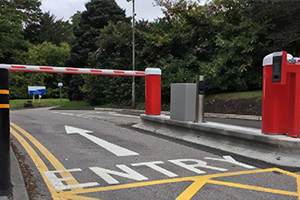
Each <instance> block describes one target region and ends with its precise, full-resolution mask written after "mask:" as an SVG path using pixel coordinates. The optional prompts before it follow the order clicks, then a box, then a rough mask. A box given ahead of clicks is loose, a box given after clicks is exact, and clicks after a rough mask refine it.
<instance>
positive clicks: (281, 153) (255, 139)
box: [0, 108, 300, 200]
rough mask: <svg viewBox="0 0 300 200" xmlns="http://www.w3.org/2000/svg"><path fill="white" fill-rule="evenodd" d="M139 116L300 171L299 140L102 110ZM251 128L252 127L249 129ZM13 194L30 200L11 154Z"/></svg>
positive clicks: (146, 126)
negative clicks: (299, 168)
mask: <svg viewBox="0 0 300 200" xmlns="http://www.w3.org/2000/svg"><path fill="white" fill-rule="evenodd" d="M95 110H102V111H115V112H119V113H126V114H128V113H130V114H136V115H140V118H141V121H140V123H138V124H135V125H133V127H135V128H138V129H142V130H147V131H151V132H153V133H155V134H161V135H165V136H168V137H172V138H176V139H180V140H184V141H187V142H191V143H194V144H199V145H202V146H207V147H210V148H214V149H219V150H222V151H226V152H230V153H233V154H237V155H241V156H244V157H248V158H251V159H255V160H259V161H263V162H267V163H271V164H275V165H277V166H283V167H293V168H294V167H297V168H298V167H300V159H298V158H299V154H300V139H299V138H291V137H286V136H283V135H266V134H262V133H261V129H259V128H253V127H245V126H238V125H232V124H228V123H227V124H224V123H217V122H210V121H205V122H204V123H194V122H192V121H178V120H172V119H170V116H169V115H170V112H162V114H161V115H145V114H142V113H144V111H141V110H126V109H103V108H95ZM205 118H216V119H217V118H218V119H220V118H222V119H239V120H243V121H245V120H247V121H261V117H260V116H248V115H233V114H214V113H205ZM250 126H251V125H250ZM11 181H12V185H13V188H12V194H11V195H10V196H0V200H12V199H16V200H29V197H28V193H27V191H26V187H25V183H24V180H23V176H22V173H21V170H20V167H19V163H18V161H17V158H16V156H15V155H14V153H13V151H12V150H11Z"/></svg>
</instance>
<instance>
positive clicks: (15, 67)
mask: <svg viewBox="0 0 300 200" xmlns="http://www.w3.org/2000/svg"><path fill="white" fill-rule="evenodd" d="M11 68H13V69H26V67H25V66H22V65H11Z"/></svg>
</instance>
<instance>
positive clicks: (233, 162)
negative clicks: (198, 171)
mask: <svg viewBox="0 0 300 200" xmlns="http://www.w3.org/2000/svg"><path fill="white" fill-rule="evenodd" d="M223 158H224V159H222V158H211V157H205V158H204V159H206V160H216V161H221V162H228V163H231V164H235V165H239V166H241V167H245V168H247V169H254V168H255V167H254V166H251V165H247V164H244V163H241V162H238V161H236V160H234V159H233V158H232V157H231V156H223Z"/></svg>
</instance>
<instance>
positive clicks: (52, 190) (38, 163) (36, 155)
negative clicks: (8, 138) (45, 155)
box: [10, 129, 55, 197]
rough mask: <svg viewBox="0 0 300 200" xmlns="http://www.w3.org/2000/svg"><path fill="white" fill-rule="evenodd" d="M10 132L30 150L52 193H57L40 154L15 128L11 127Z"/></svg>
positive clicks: (30, 154) (29, 152)
mask: <svg viewBox="0 0 300 200" xmlns="http://www.w3.org/2000/svg"><path fill="white" fill-rule="evenodd" d="M10 132H11V133H12V134H13V136H15V138H17V140H18V141H19V142H20V143H21V144H22V146H23V147H24V149H25V150H26V151H27V152H28V154H29V156H30V157H31V159H32V161H33V162H34V164H35V165H36V167H37V169H38V170H39V172H40V173H41V175H42V177H43V179H44V181H45V183H46V185H47V187H48V189H49V191H50V193H51V194H52V197H53V194H54V193H55V190H54V188H53V186H52V185H51V183H50V182H49V180H48V179H47V177H46V176H45V175H44V173H43V172H44V171H48V168H47V166H46V165H45V163H44V162H43V161H42V159H41V158H40V157H39V156H38V154H37V153H36V152H35V150H34V149H33V148H32V147H31V146H30V145H29V144H28V142H27V141H26V140H25V139H24V138H23V137H22V136H21V135H19V134H18V133H17V132H16V131H15V130H13V129H11V130H10Z"/></svg>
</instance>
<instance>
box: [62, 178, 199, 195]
mask: <svg viewBox="0 0 300 200" xmlns="http://www.w3.org/2000/svg"><path fill="white" fill-rule="evenodd" d="M199 178H202V177H201V176H194V177H184V178H174V179H163V180H158V181H148V182H138V183H129V184H124V185H113V186H106V187H98V188H89V189H85V190H84V191H79V192H77V191H70V192H66V193H69V194H70V195H72V194H84V193H92V192H104V191H111V190H121V189H130V188H136V187H145V186H152V185H161V184H165V183H178V182H185V181H196V180H197V179H199Z"/></svg>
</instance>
